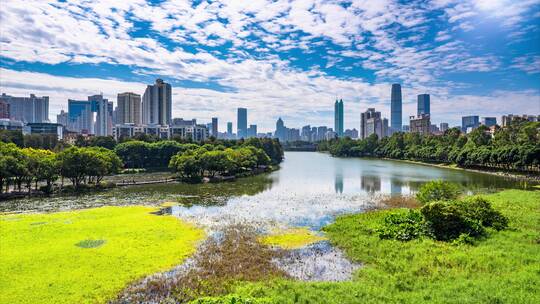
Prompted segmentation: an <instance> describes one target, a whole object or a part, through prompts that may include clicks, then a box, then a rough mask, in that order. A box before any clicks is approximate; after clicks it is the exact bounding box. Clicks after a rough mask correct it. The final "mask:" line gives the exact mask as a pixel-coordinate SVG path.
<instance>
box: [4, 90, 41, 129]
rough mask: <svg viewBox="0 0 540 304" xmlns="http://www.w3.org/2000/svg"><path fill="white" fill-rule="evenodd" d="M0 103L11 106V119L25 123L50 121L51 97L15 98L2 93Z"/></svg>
mask: <svg viewBox="0 0 540 304" xmlns="http://www.w3.org/2000/svg"><path fill="white" fill-rule="evenodd" d="M0 101H1V102H3V103H5V104H8V105H9V118H10V119H12V120H19V121H22V122H25V123H34V122H48V121H49V97H48V96H43V97H37V96H36V95H34V94H30V97H15V96H10V95H6V94H5V93H2V95H1V96H0Z"/></svg>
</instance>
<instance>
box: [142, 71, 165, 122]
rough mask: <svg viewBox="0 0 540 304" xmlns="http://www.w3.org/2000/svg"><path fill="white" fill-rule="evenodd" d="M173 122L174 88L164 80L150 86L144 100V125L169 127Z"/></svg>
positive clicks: (157, 80) (158, 80)
mask: <svg viewBox="0 0 540 304" xmlns="http://www.w3.org/2000/svg"><path fill="white" fill-rule="evenodd" d="M171 120H172V87H171V85H170V84H168V83H166V82H164V81H163V80H162V79H156V83H155V84H153V85H148V86H147V87H146V90H145V91H144V94H143V98H142V123H143V124H145V125H162V126H165V125H169V124H170V123H171Z"/></svg>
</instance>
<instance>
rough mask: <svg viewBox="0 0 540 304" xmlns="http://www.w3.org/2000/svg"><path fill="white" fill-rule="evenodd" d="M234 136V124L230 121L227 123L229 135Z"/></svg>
mask: <svg viewBox="0 0 540 304" xmlns="http://www.w3.org/2000/svg"><path fill="white" fill-rule="evenodd" d="M232 134H233V131H232V122H231V121H229V122H227V135H229V137H232Z"/></svg>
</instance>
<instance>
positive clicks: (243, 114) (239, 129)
mask: <svg viewBox="0 0 540 304" xmlns="http://www.w3.org/2000/svg"><path fill="white" fill-rule="evenodd" d="M237 114H238V115H237V118H236V136H237V137H238V138H246V137H247V109H246V108H238V113H237Z"/></svg>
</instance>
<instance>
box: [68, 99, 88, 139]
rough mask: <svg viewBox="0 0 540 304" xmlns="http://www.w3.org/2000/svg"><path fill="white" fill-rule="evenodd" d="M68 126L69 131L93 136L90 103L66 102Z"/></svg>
mask: <svg viewBox="0 0 540 304" xmlns="http://www.w3.org/2000/svg"><path fill="white" fill-rule="evenodd" d="M68 118H69V120H68V125H67V129H68V130H69V131H73V132H77V133H83V134H94V128H93V124H94V114H93V113H92V102H90V101H88V100H73V99H69V100H68Z"/></svg>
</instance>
